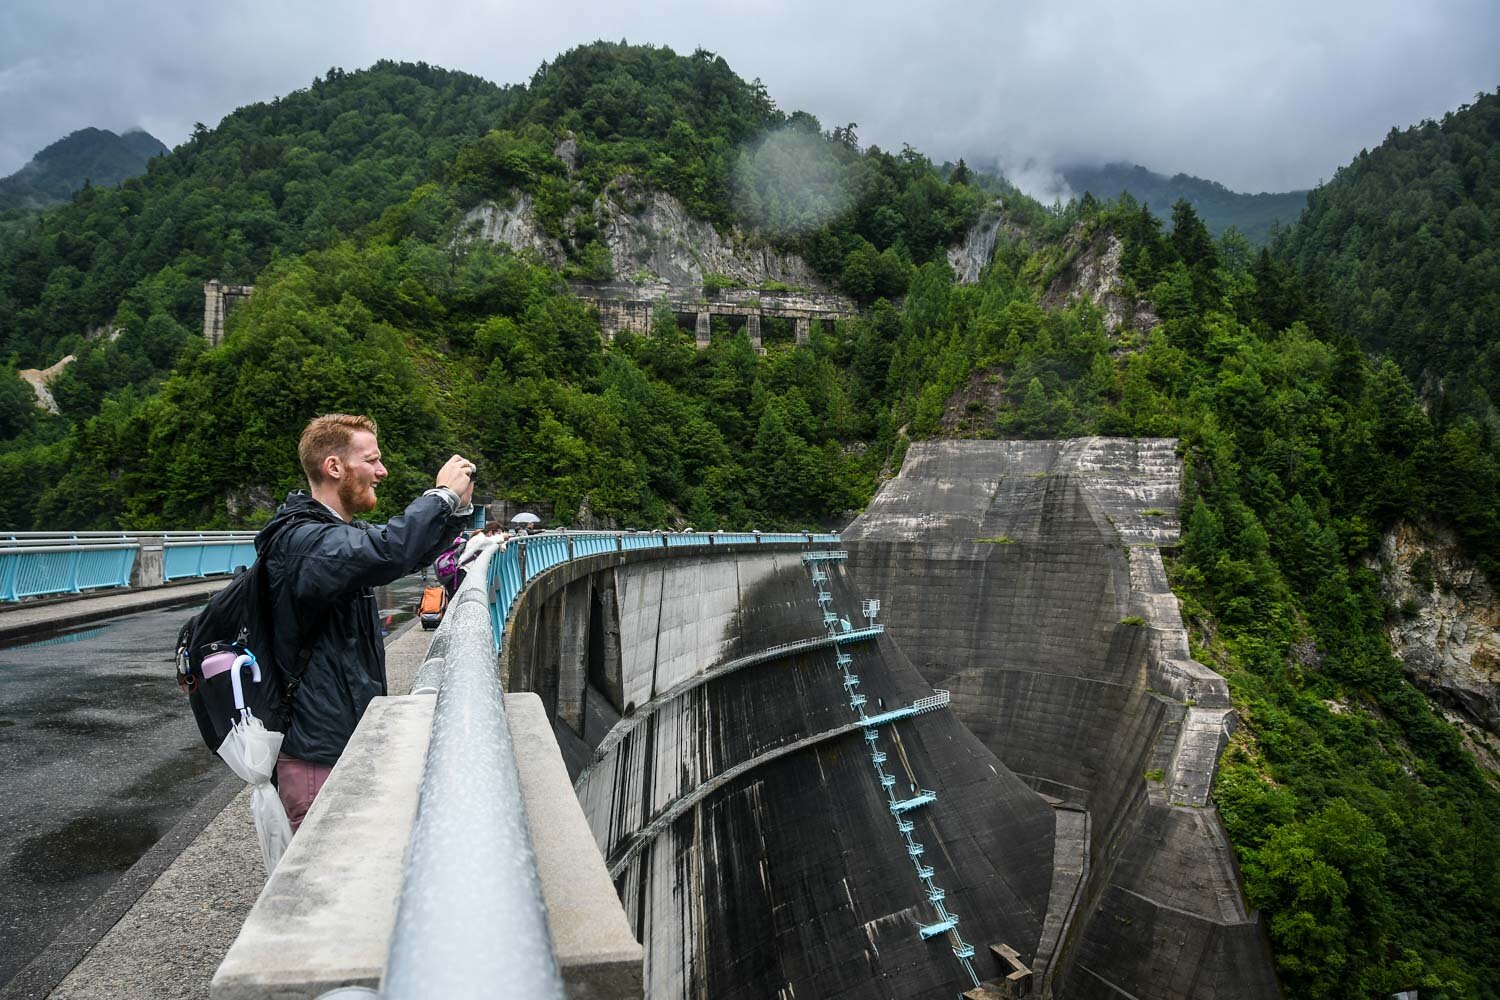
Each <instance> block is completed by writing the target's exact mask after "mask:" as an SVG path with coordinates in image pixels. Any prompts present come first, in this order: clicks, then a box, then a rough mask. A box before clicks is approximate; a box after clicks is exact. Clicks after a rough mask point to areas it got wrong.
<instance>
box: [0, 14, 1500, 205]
mask: <svg viewBox="0 0 1500 1000" xmlns="http://www.w3.org/2000/svg"><path fill="white" fill-rule="evenodd" d="M924 8H925V10H924ZM596 38H608V39H616V40H617V39H620V38H626V39H628V40H629V41H631V42H649V43H653V44H658V45H669V46H671V47H672V48H674V49H676V50H677V51H679V52H691V51H692V50H693V49H695V48H698V47H702V48H706V49H710V50H712V51H715V52H718V53H719V54H721V55H723V56H724V57H725V58H726V59H727V60H728V61H729V63H730V65H731V66H732V67H733V68H734V69H735V71H736V72H738V73H739V74H740V75H741V76H743V77H745V78H746V79H753V78H755V77H759V78H760V79H761V80H762V81H763V82H764V83H765V84H766V87H767V88H768V90H769V92H770V94H771V96H772V97H773V98H774V99H775V100H776V102H777V104H778V105H779V106H780V107H781V108H782V109H784V110H787V111H791V110H798V109H800V110H804V111H809V112H811V113H813V114H815V115H817V116H818V118H819V119H820V120H821V121H822V122H823V125H824V127H825V128H830V127H832V126H833V125H837V124H843V123H845V122H858V123H859V136H860V139H861V141H862V142H863V143H865V144H870V143H876V144H879V145H880V146H882V147H886V148H894V149H899V148H900V146H901V144H902V143H903V142H906V143H910V144H911V145H913V146H915V147H917V148H918V149H920V150H922V151H923V152H925V153H927V154H928V155H929V156H931V157H932V158H933V159H934V160H937V161H942V160H943V159H957V158H958V157H959V156H965V157H968V158H970V159H971V160H975V161H988V160H997V161H999V162H1001V163H1004V164H1007V165H1009V166H1010V168H1011V171H1012V172H1013V173H1017V172H1021V171H1024V174H1025V183H1024V184H1023V186H1025V187H1027V188H1029V189H1030V190H1031V191H1032V192H1033V193H1036V194H1040V195H1043V196H1046V195H1047V194H1049V193H1050V192H1049V190H1048V187H1049V184H1050V182H1051V168H1052V167H1054V166H1055V165H1058V164H1062V163H1068V162H1073V161H1093V162H1102V161H1106V160H1128V161H1133V162H1136V163H1141V164H1143V165H1145V166H1148V167H1150V168H1151V169H1153V170H1157V171H1160V172H1163V173H1175V172H1178V171H1182V172H1185V173H1190V174H1196V175H1198V176H1201V177H1207V178H1210V179H1213V180H1217V181H1220V182H1221V183H1223V184H1226V185H1228V186H1229V187H1231V188H1233V189H1235V190H1240V191H1262V190H1269V191H1282V190H1289V189H1293V188H1303V187H1310V186H1312V185H1314V184H1316V183H1318V181H1319V180H1322V179H1326V178H1328V177H1330V176H1331V175H1332V174H1333V172H1334V170H1336V169H1337V168H1338V167H1339V166H1340V165H1341V164H1343V163H1345V162H1347V161H1348V160H1349V159H1350V158H1351V157H1352V156H1354V155H1355V154H1357V153H1358V152H1359V150H1360V149H1361V148H1362V147H1371V146H1375V145H1377V144H1378V143H1379V142H1380V141H1381V139H1382V137H1383V136H1384V135H1385V133H1386V132H1387V131H1388V130H1389V129H1390V128H1391V127H1392V126H1393V125H1394V126H1401V127H1404V126H1406V125H1409V124H1413V123H1415V122H1417V121H1419V120H1421V119H1423V118H1435V117H1440V116H1441V115H1442V114H1443V112H1445V111H1447V110H1450V109H1452V108H1455V107H1456V106H1458V105H1459V104H1462V103H1466V102H1468V101H1470V100H1471V99H1472V98H1473V96H1474V94H1475V93H1476V92H1478V91H1490V90H1494V89H1495V88H1496V86H1497V85H1500V3H1497V2H1496V0H1452V2H1445V0H1416V2H1412V0H1406V2H1401V3H1397V2H1392V0H1357V2H1356V0H1321V2H1320V0H1298V2H1296V3H1291V2H1280V0H1259V2H1255V3H1251V2H1247V0H1236V2H1218V0H1212V2H1210V0H1193V2H1172V3H1166V2H1143V0H1113V2H1107V3H1106V2H1098V0H1052V2H1042V0H992V2H989V3H985V2H975V0H947V2H943V3H934V4H926V5H924V4H915V3H912V2H911V0H900V2H896V0H857V2H856V0H846V2H842V3H823V2H817V0H735V2H733V3H718V2H713V0H667V2H658V3H646V4H630V5H626V4H621V3H606V2H598V0H592V2H582V0H551V2H549V3H540V2H533V3H529V4H524V5H523V4H518V3H513V2H502V0H424V2H416V0H359V2H354V0H298V2H295V3H289V2H284V0H267V2H260V3H244V2H242V3H235V4H218V3H203V2H201V0H195V2H191V3H189V2H186V0H155V2H143V0H109V2H104V0H0V176H4V175H7V174H9V173H11V172H13V171H15V170H16V169H18V168H19V167H20V166H21V165H22V164H24V163H25V162H26V161H27V160H28V159H29V158H30V157H31V155H32V154H34V153H35V152H37V151H38V150H40V149H41V148H42V147H44V146H46V145H47V144H48V143H50V142H52V141H54V140H56V139H59V138H61V137H62V136H64V135H66V134H67V133H69V132H71V131H73V130H75V129H79V128H83V127H85V126H90V125H92V126H97V127H100V128H108V129H113V130H115V131H123V130H125V129H127V128H130V127H132V126H137V125H139V126H141V127H143V128H145V129H146V130H147V131H149V132H151V133H152V134H153V135H155V136H156V137H157V138H159V139H161V140H162V141H163V142H165V143H166V144H167V145H169V146H173V145H176V144H178V143H180V142H182V141H184V140H185V139H186V138H187V136H188V134H189V133H190V131H191V130H192V127H193V123H194V122H197V121H201V122H204V123H205V124H208V125H209V126H213V125H216V124H217V123H218V121H219V120H220V119H221V118H222V117H224V115H226V114H228V113H230V112H231V111H233V110H234V109H235V108H236V107H240V106H242V105H245V104H251V103H254V102H257V101H264V100H268V99H271V98H274V97H277V96H279V95H283V94H286V93H289V92H290V91H293V90H298V89H301V88H303V87H306V86H307V85H308V84H309V83H310V82H311V81H312V79H313V77H315V76H317V75H319V74H321V73H323V72H324V71H326V70H327V69H328V68H329V67H331V66H341V67H343V68H344V69H349V70H353V69H357V68H362V67H365V66H368V65H370V64H371V63H372V62H374V61H375V60H377V59H381V58H391V59H405V60H425V61H426V62H429V63H434V64H436V65H440V66H445V67H448V68H450V69H460V70H466V71H468V72H471V73H475V74H478V75H480V76H483V77H485V78H487V79H490V80H493V81H495V82H497V83H514V82H521V81H524V80H527V79H529V78H530V76H531V74H532V72H533V71H534V70H535V69H536V67H537V66H538V64H539V63H541V62H542V61H543V60H545V59H549V58H551V57H552V56H554V55H555V54H557V53H558V52H560V51H563V50H565V49H567V48H570V47H572V46H574V45H578V44H581V43H584V42H588V41H591V40H594V39H596Z"/></svg>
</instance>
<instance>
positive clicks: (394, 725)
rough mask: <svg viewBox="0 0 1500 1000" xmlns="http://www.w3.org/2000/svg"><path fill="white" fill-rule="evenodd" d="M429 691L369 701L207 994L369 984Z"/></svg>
mask: <svg viewBox="0 0 1500 1000" xmlns="http://www.w3.org/2000/svg"><path fill="white" fill-rule="evenodd" d="M432 709H433V700H432V699H431V698H422V697H417V696H406V697H399V698H376V699H375V700H374V701H373V702H371V703H370V707H369V708H368V709H367V710H366V712H365V715H364V718H363V719H362V720H361V721H360V724H359V728H358V729H357V730H355V733H354V738H353V739H352V740H350V741H349V746H348V748H347V749H346V750H345V751H344V755H343V757H341V758H340V759H339V762H338V765H337V766H335V767H334V769H333V774H331V775H330V776H329V779H328V783H327V784H326V785H324V786H323V790H322V791H321V792H320V793H319V794H318V797H317V799H316V801H314V802H313V806H312V809H311V810H310V811H309V812H308V814H307V818H306V820H305V821H304V822H303V824H302V828H301V830H299V831H298V833H297V836H295V837H294V838H292V844H291V846H290V847H289V848H287V852H286V854H284V855H283V856H282V858H281V863H280V864H279V865H277V867H276V871H275V872H274V873H273V874H272V876H271V878H270V881H268V882H267V883H266V887H265V889H264V890H263V891H262V892H261V894H260V898H259V899H258V900H256V903H255V908H254V909H253V910H251V911H250V917H249V919H247V920H246V921H245V926H244V927H243V928H242V929H241V930H240V934H239V937H238V938H237V939H236V940H235V942H234V944H233V945H232V946H231V947H230V949H229V954H228V955H226V956H225V958H224V962H223V964H222V965H220V966H219V971H218V972H216V973H215V974H214V978H213V984H212V986H211V987H210V992H209V995H210V996H211V997H212V998H213V1000H269V998H273V997H274V998H276V1000H289V998H292V997H316V996H318V995H319V994H321V993H323V992H325V991H327V990H330V989H333V988H334V987H336V986H346V985H357V986H371V987H374V986H378V985H379V983H380V977H381V975H382V973H383V972H384V970H385V957H386V949H387V947H388V946H389V943H390V936H391V931H392V929H393V928H394V927H395V923H396V902H397V899H398V897H399V896H400V893H401V870H402V858H403V856H404V854H405V852H406V843H407V839H408V837H409V836H410V831H411V824H412V819H413V817H415V815H416V811H417V793H418V789H419V787H420V785H421V780H422V762H423V760H424V759H425V758H426V755H427V739H428V730H429V729H430V727H431V725H432Z"/></svg>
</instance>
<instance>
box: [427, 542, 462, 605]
mask: <svg viewBox="0 0 1500 1000" xmlns="http://www.w3.org/2000/svg"><path fill="white" fill-rule="evenodd" d="M468 543H469V540H468V539H467V538H465V537H464V536H463V535H459V536H458V537H457V538H455V539H454V540H453V544H452V545H450V546H448V547H447V548H446V549H444V550H443V552H442V554H441V555H439V556H438V557H437V559H436V560H434V561H433V564H432V568H433V570H435V571H436V572H437V578H438V581H439V582H441V583H442V585H443V586H445V587H447V588H448V593H450V594H451V593H453V591H454V590H456V589H458V561H459V558H460V557H461V556H462V555H463V553H464V546H465V545H467V544H468Z"/></svg>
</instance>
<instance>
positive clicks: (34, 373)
mask: <svg viewBox="0 0 1500 1000" xmlns="http://www.w3.org/2000/svg"><path fill="white" fill-rule="evenodd" d="M74 360H75V359H74V357H73V355H71V354H69V355H68V356H67V357H65V358H63V359H62V360H61V361H59V362H57V363H56V364H54V365H52V366H51V367H50V368H42V369H37V368H22V369H21V370H20V371H19V372H17V373H16V374H18V375H20V376H21V378H23V379H25V380H26V382H27V383H29V384H30V385H31V389H32V391H33V392H35V393H36V405H37V407H38V408H40V409H43V410H46V411H47V412H48V413H52V414H56V413H59V412H61V411H60V410H59V409H58V407H57V400H55V399H53V398H52V390H51V389H50V388H48V387H49V386H51V385H52V383H53V382H55V381H57V377H58V376H59V375H61V374H62V373H63V372H64V371H65V370H66V369H67V367H68V366H69V365H70V364H72V363H73V362H74Z"/></svg>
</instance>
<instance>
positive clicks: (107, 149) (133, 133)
mask: <svg viewBox="0 0 1500 1000" xmlns="http://www.w3.org/2000/svg"><path fill="white" fill-rule="evenodd" d="M169 152H170V150H169V149H168V148H167V147H166V145H165V144H163V143H162V141H161V140H160V139H157V138H156V137H155V136H153V135H152V134H151V133H149V132H147V131H146V130H145V129H143V128H131V129H127V130H126V131H125V132H123V133H120V134H116V133H114V132H111V131H110V130H108V129H101V128H94V127H92V126H90V127H87V128H81V129H78V130H76V131H74V132H70V133H69V134H68V135H66V136H64V137H63V138H61V139H58V140H57V141H56V142H53V143H51V144H49V145H48V146H46V147H45V148H43V149H42V150H41V151H39V152H38V153H37V154H36V155H35V156H33V157H32V158H31V159H30V160H28V161H27V162H26V164H25V165H24V166H22V167H21V169H20V170H17V171H16V172H15V173H13V174H11V175H10V176H9V177H5V178H0V212H3V211H8V210H11V209H18V208H19V209H36V208H44V207H46V206H48V205H53V204H57V203H59V202H64V201H67V200H68V199H69V198H71V197H72V196H73V195H74V194H75V193H76V192H78V191H79V190H81V189H82V188H83V187H85V186H86V185H95V186H101V187H111V186H114V185H116V184H119V183H121V182H122V181H125V180H128V179H130V178H131V177H137V176H139V175H140V174H143V173H145V171H146V164H147V163H148V162H150V160H151V159H152V158H154V157H157V156H163V155H165V154H167V153H169Z"/></svg>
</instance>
